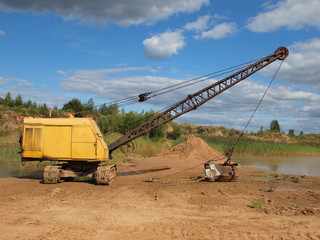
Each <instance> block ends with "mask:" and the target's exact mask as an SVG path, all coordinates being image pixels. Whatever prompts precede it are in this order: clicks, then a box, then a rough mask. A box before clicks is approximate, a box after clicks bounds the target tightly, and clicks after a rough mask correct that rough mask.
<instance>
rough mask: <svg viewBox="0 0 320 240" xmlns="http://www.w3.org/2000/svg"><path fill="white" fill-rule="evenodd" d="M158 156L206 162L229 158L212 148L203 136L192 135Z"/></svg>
mask: <svg viewBox="0 0 320 240" xmlns="http://www.w3.org/2000/svg"><path fill="white" fill-rule="evenodd" d="M157 156H163V157H175V158H176V159H179V160H189V161H198V160H200V161H201V162H205V161H208V160H212V159H221V160H222V161H225V160H227V159H226V157H225V156H224V155H223V154H221V153H220V152H218V151H216V150H214V149H212V148H211V147H210V146H209V145H208V144H207V143H206V142H205V141H203V140H202V139H201V138H198V137H195V136H194V135H190V136H189V137H188V138H187V139H186V140H185V141H184V142H182V143H180V144H179V145H177V146H175V147H172V148H169V149H168V150H167V151H166V152H164V153H160V154H158V155H157Z"/></svg>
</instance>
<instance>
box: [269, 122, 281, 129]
mask: <svg viewBox="0 0 320 240" xmlns="http://www.w3.org/2000/svg"><path fill="white" fill-rule="evenodd" d="M270 131H273V132H280V124H279V122H278V120H272V121H271V122H270Z"/></svg>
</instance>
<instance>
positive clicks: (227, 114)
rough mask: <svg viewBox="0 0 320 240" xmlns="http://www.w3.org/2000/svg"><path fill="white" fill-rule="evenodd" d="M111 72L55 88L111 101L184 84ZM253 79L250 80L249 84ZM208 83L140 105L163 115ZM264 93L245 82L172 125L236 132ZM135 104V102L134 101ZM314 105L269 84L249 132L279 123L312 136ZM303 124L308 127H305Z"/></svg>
mask: <svg viewBox="0 0 320 240" xmlns="http://www.w3.org/2000/svg"><path fill="white" fill-rule="evenodd" d="M275 65H276V64H275ZM114 71H115V70H114V69H105V70H83V71H77V72H74V73H72V74H71V75H70V76H69V77H67V78H64V79H62V82H61V84H60V88H61V89H63V90H67V91H75V92H81V93H87V94H91V95H93V96H94V97H99V98H104V99H108V100H116V99H122V98H126V97H131V96H137V95H139V94H141V93H144V92H149V91H154V90H157V89H160V88H163V87H167V86H171V85H174V84H177V83H182V82H183V81H184V80H181V79H170V78H165V77H159V76H151V75H144V74H141V76H138V75H133V76H128V74H127V72H126V71H125V69H123V72H122V74H123V75H122V76H118V77H117V78H113V77H110V76H111V74H113V73H112V72H114ZM116 71H120V69H119V70H116ZM257 76H258V75H255V78H256V77H257ZM211 83H212V81H211V82H210V81H205V82H202V83H199V84H196V85H192V86H189V87H187V88H182V89H177V90H176V91H174V92H170V93H167V94H165V95H160V96H158V97H155V98H152V99H150V100H148V101H147V102H146V103H147V104H150V106H152V107H153V108H154V109H163V108H165V107H168V106H170V105H172V104H174V103H176V102H178V101H180V100H182V99H184V98H185V97H186V96H187V95H188V94H192V93H194V92H196V91H198V90H200V89H203V88H204V87H207V86H208V85H210V84H211ZM266 88H267V84H265V83H261V82H258V81H254V80H253V78H252V77H251V78H250V79H247V80H244V81H243V82H241V83H239V84H237V85H236V86H234V87H232V88H231V89H229V90H228V91H226V92H223V93H222V94H220V95H219V96H217V97H215V98H214V99H212V100H210V101H209V102H207V103H206V104H204V105H202V106H201V107H199V108H198V109H197V110H196V111H192V112H191V113H190V114H189V113H188V114H186V115H184V116H182V117H180V118H179V119H177V121H179V122H185V121H187V122H191V123H197V124H213V125H223V126H227V127H229V128H232V127H233V128H236V129H242V128H243V127H244V126H245V124H246V122H247V121H248V119H249V117H250V116H251V113H252V112H253V110H254V108H255V107H256V105H257V103H258V101H259V100H260V98H261V97H262V95H263V93H264V91H265V90H266ZM135 100H136V102H137V101H138V97H137V99H135ZM319 102H320V95H319V94H318V93H315V92H313V91H307V90H296V89H294V88H292V87H288V86H282V85H277V84H273V85H272V87H271V88H270V89H269V91H268V93H267V95H266V96H265V98H264V100H263V102H262V105H261V106H260V108H259V109H258V112H257V113H256V115H255V117H254V119H253V121H252V123H251V124H250V129H251V130H255V131H257V130H259V129H260V126H261V125H264V126H265V127H268V124H269V123H270V121H271V120H273V119H278V120H281V121H280V123H281V124H282V125H283V126H284V130H288V129H296V130H299V131H300V130H302V131H304V132H317V131H318V130H317V129H318V126H319V125H320V119H319V113H320V111H319V110H320V109H319V106H318V103H319ZM146 110H148V109H146ZM288 119H290V120H288ZM307 120H308V121H309V122H310V123H309V124H307V125H306V124H305V122H306V121H307Z"/></svg>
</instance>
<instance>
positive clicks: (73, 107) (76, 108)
mask: <svg viewBox="0 0 320 240" xmlns="http://www.w3.org/2000/svg"><path fill="white" fill-rule="evenodd" d="M62 110H65V111H72V112H74V113H79V112H82V111H83V110H84V106H83V105H82V103H81V102H80V100H79V99H77V98H73V99H72V100H70V101H69V102H67V103H65V104H63V107H62Z"/></svg>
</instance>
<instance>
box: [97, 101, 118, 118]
mask: <svg viewBox="0 0 320 240" xmlns="http://www.w3.org/2000/svg"><path fill="white" fill-rule="evenodd" d="M99 113H101V114H102V115H117V114H118V113H119V107H118V104H116V103H115V104H111V105H109V106H107V105H106V104H105V103H104V104H102V105H101V106H100V108H99Z"/></svg>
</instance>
